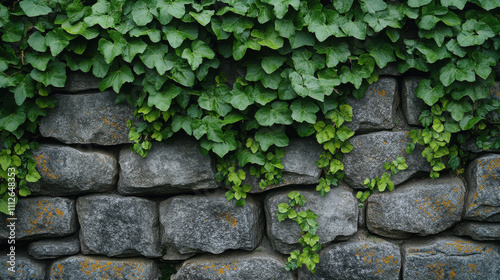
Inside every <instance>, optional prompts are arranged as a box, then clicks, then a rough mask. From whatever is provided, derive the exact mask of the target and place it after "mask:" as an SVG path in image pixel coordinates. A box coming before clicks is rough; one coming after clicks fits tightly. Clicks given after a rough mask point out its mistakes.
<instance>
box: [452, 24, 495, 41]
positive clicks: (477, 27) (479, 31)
mask: <svg viewBox="0 0 500 280" xmlns="http://www.w3.org/2000/svg"><path fill="white" fill-rule="evenodd" d="M494 36H495V33H494V32H493V30H492V29H491V27H489V26H488V25H487V24H486V23H484V22H478V21H476V20H475V19H469V20H467V21H466V22H465V23H464V24H463V25H462V31H461V32H460V33H459V34H458V35H457V42H458V44H459V45H460V46H462V47H470V46H474V45H482V44H483V43H484V42H485V41H486V40H487V39H488V38H491V37H494Z"/></svg>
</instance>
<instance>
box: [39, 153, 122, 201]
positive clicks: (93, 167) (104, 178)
mask: <svg viewBox="0 0 500 280" xmlns="http://www.w3.org/2000/svg"><path fill="white" fill-rule="evenodd" d="M33 159H34V160H35V161H36V164H37V166H36V169H37V171H38V173H39V174H40V176H42V178H40V180H38V182H36V183H32V184H30V186H29V187H30V190H31V192H32V193H33V194H38V195H40V194H41V195H51V196H65V195H78V194H84V193H89V192H105V191H109V190H110V189H111V188H113V186H114V185H115V183H116V181H117V176H118V166H117V161H116V159H115V158H114V157H113V156H112V155H111V154H108V153H105V152H99V151H81V150H78V149H75V148H72V147H68V146H63V145H49V144H41V145H40V148H39V149H38V150H36V151H35V152H34V153H33Z"/></svg>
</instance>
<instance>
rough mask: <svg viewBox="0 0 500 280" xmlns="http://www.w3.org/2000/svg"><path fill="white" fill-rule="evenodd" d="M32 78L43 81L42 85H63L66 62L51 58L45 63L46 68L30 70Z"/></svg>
mask: <svg viewBox="0 0 500 280" xmlns="http://www.w3.org/2000/svg"><path fill="white" fill-rule="evenodd" d="M30 75H31V78H33V80H35V81H38V82H40V83H43V85H44V86H46V87H47V86H49V85H52V86H54V87H64V84H65V83H66V64H65V63H63V62H61V61H58V60H53V61H51V62H49V64H48V65H47V69H46V70H45V71H44V72H42V71H40V70H38V69H33V71H31V74H30Z"/></svg>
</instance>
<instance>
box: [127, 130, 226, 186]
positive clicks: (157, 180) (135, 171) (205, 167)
mask: <svg viewBox="0 0 500 280" xmlns="http://www.w3.org/2000/svg"><path fill="white" fill-rule="evenodd" d="M217 187H218V185H217V182H216V181H215V173H214V171H213V169H212V166H211V161H210V157H208V156H203V155H202V154H201V152H200V147H199V144H198V143H197V142H196V141H194V140H192V139H191V138H176V139H175V140H174V141H173V142H171V143H155V144H153V148H152V149H151V151H149V154H148V156H147V157H145V158H143V157H141V156H140V155H138V154H137V153H135V152H133V151H131V150H130V149H129V147H124V148H123V149H122V150H121V152H120V179H119V181H118V191H119V192H120V193H122V194H171V193H178V192H182V191H189V190H202V189H213V188H217Z"/></svg>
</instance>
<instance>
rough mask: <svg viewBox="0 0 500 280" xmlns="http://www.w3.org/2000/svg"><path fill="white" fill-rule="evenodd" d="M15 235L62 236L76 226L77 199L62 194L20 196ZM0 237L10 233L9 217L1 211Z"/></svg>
mask: <svg viewBox="0 0 500 280" xmlns="http://www.w3.org/2000/svg"><path fill="white" fill-rule="evenodd" d="M15 214H16V218H17V221H14V222H15V228H16V230H15V232H16V239H24V240H34V239H40V238H44V237H60V236H66V235H70V234H72V233H74V232H75V231H76V229H77V222H76V212H75V202H74V200H72V199H68V198H62V197H43V196H41V197H29V198H21V199H19V202H18V203H17V205H16V211H15ZM0 216H1V218H0V238H7V237H8V236H9V234H10V232H9V228H7V224H9V223H8V222H7V221H6V218H5V217H7V216H6V215H4V214H1V215H0Z"/></svg>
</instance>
